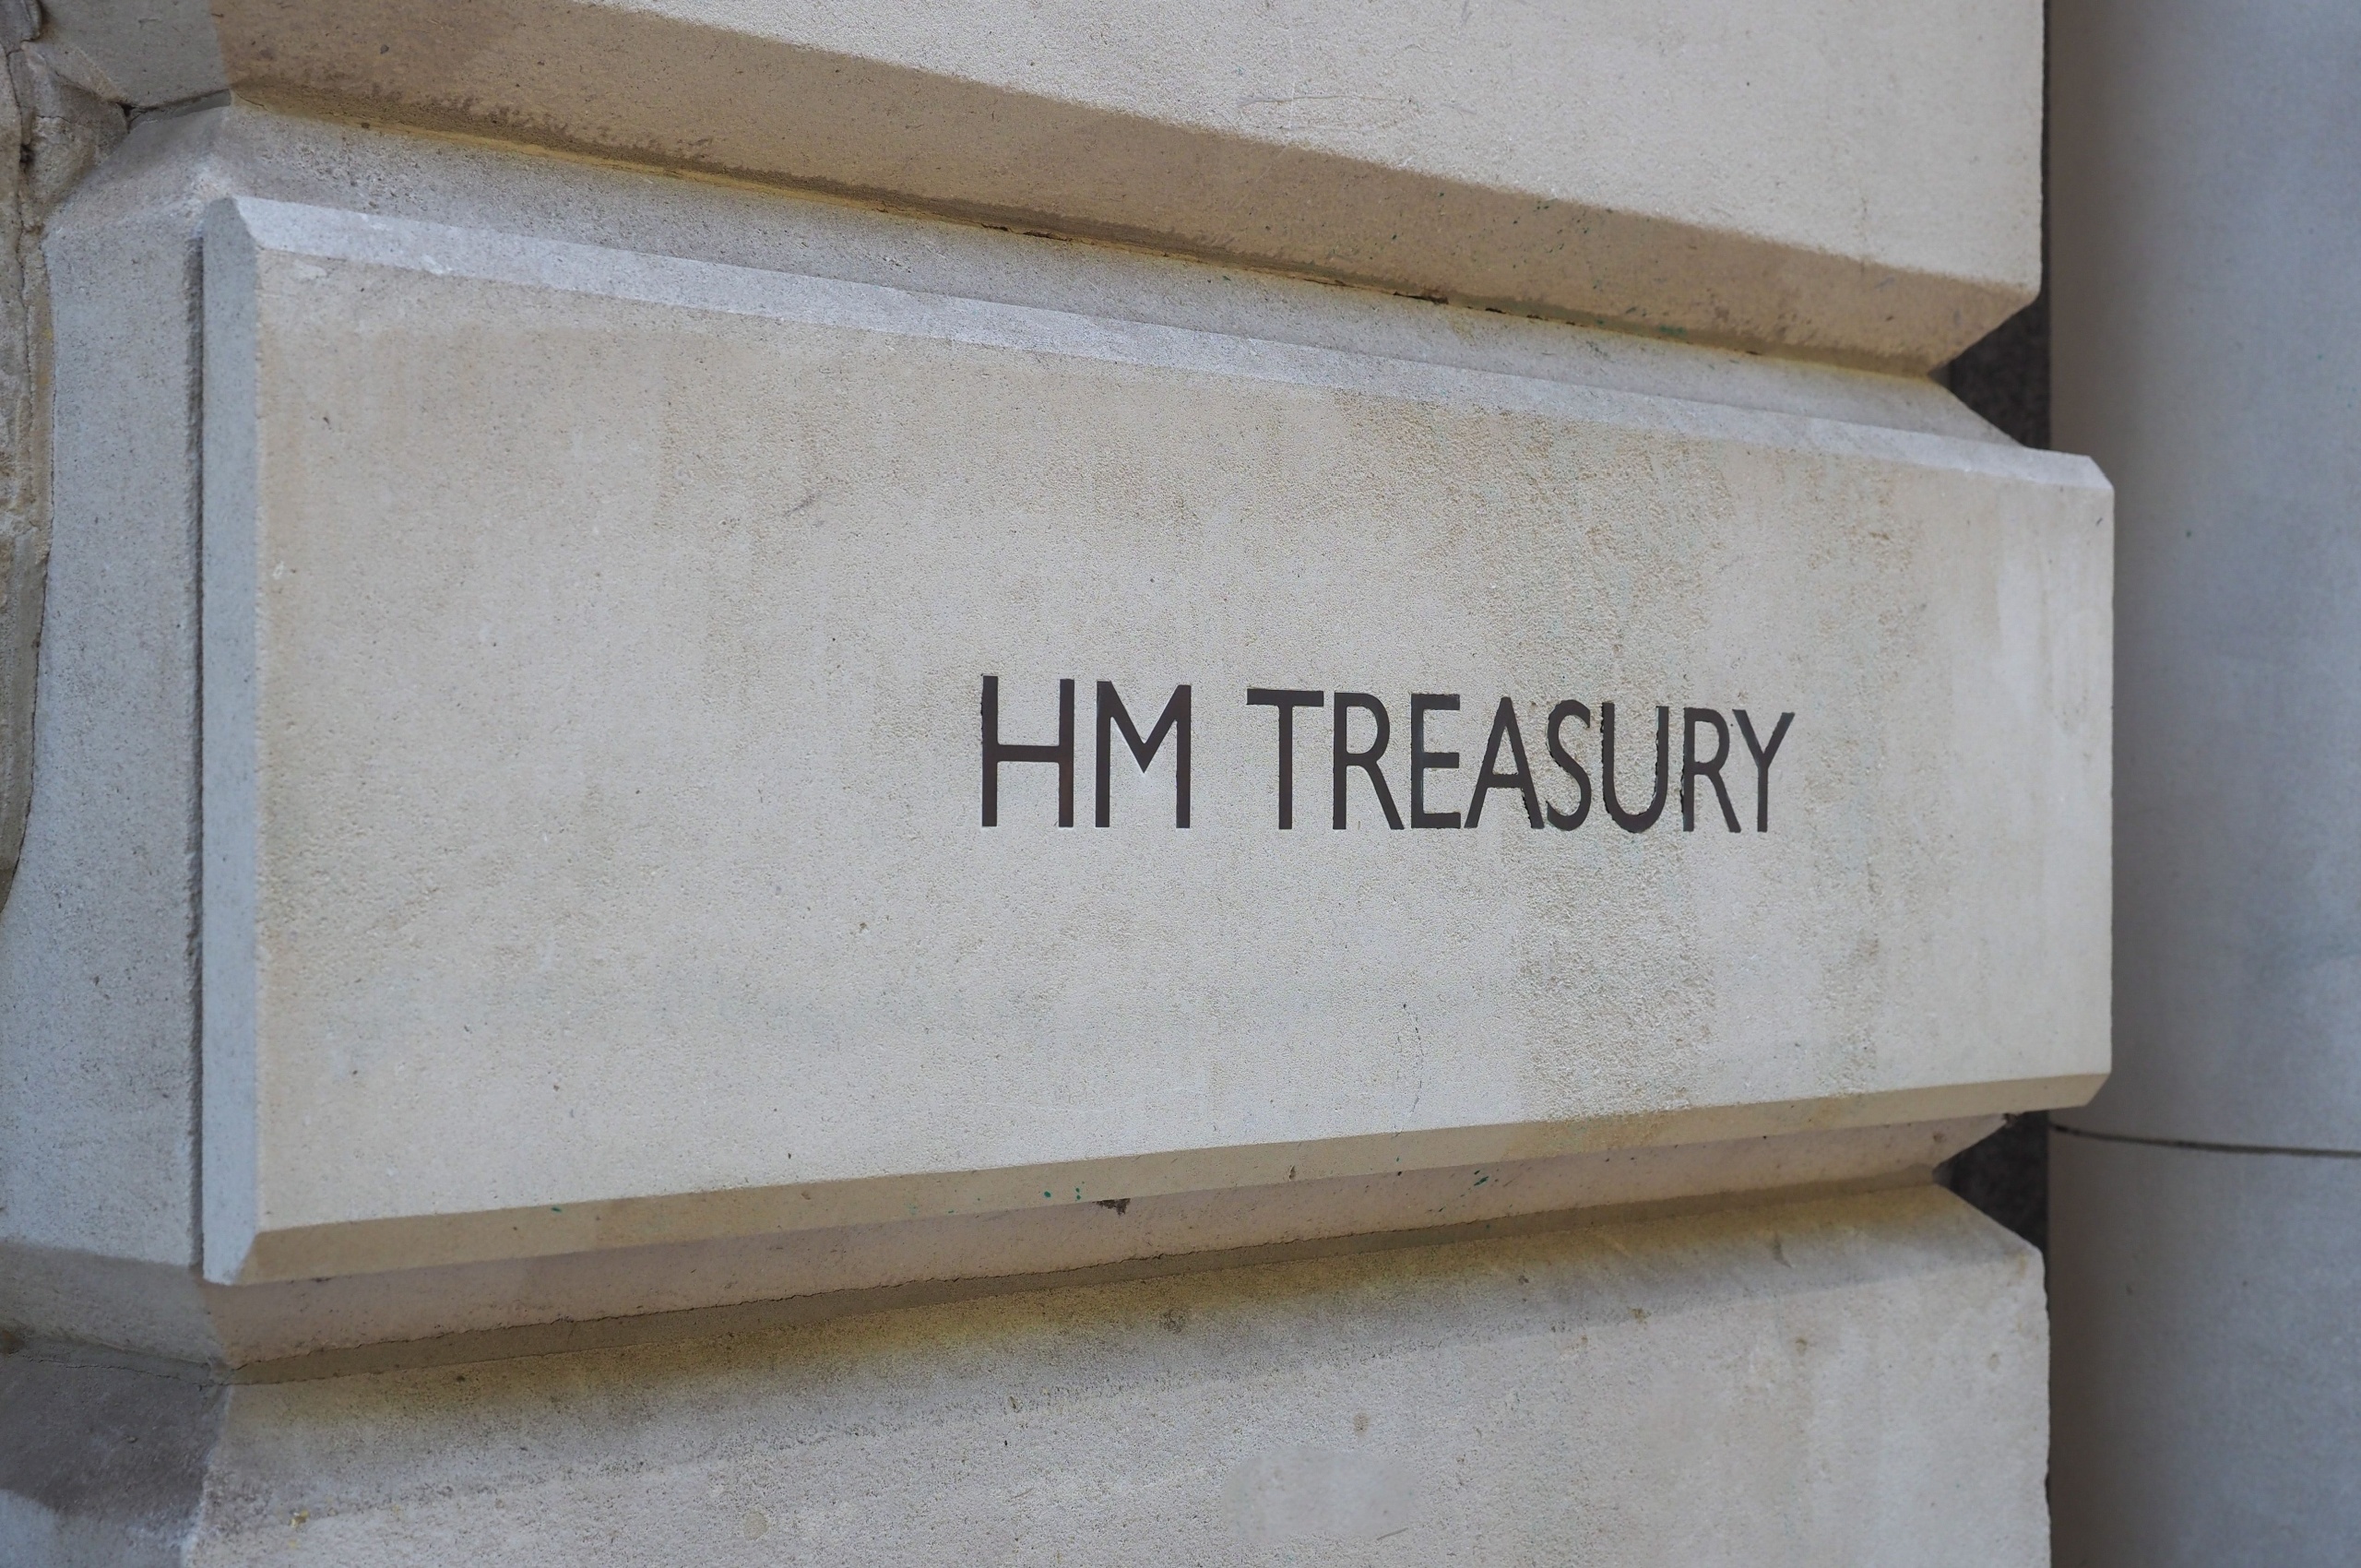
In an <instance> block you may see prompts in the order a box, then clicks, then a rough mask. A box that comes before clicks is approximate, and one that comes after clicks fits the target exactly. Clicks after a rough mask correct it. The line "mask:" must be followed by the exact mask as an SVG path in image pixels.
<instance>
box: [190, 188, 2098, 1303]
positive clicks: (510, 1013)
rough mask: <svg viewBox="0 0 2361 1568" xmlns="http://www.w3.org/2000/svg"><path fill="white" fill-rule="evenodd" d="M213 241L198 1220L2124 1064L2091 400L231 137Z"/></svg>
mask: <svg viewBox="0 0 2361 1568" xmlns="http://www.w3.org/2000/svg"><path fill="white" fill-rule="evenodd" d="M206 243H207V258H206V263H205V267H204V277H205V290H206V302H205V327H204V331H205V345H206V350H205V375H206V389H205V397H204V407H205V440H206V460H205V465H204V469H205V487H206V488H205V511H206V525H205V530H204V554H205V566H204V569H205V575H206V587H205V600H206V604H207V612H206V617H205V647H204V663H205V670H206V678H205V682H204V695H205V706H206V716H205V723H204V769H205V777H204V790H203V799H204V813H205V827H204V837H205V853H206V869H205V899H204V910H203V943H202V948H203V953H204V961H205V981H204V991H205V1000H204V1006H203V1018H204V1030H205V1073H204V1087H205V1102H206V1103H205V1123H204V1136H205V1146H206V1151H207V1154H206V1160H205V1172H204V1182H205V1194H204V1195H205V1203H206V1217H205V1230H206V1245H205V1252H206V1267H207V1272H208V1277H213V1278H216V1279H221V1280H231V1279H256V1278H272V1277H294V1276H309V1275H317V1274H325V1273H340V1272H347V1271H350V1270H355V1269H367V1268H373V1267H396V1266H408V1265H420V1264H426V1263H442V1262H463V1261H469V1260H472V1259H481V1258H490V1257H497V1256H511V1255H528V1254H531V1253H555V1252H565V1251H575V1250H580V1249H583V1248H587V1247H597V1246H602V1245H622V1244H629V1243H632V1242H645V1241H653V1240H682V1239H693V1238H694V1237H696V1236H700V1235H715V1234H727V1233H732V1232H743V1231H749V1230H775V1229H783V1228H784V1229H792V1228H796V1227H799V1226H807V1225H828V1224H846V1223H852V1222H860V1221H870V1220H878V1219H884V1218H901V1217H905V1216H919V1215H927V1214H957V1213H975V1212H988V1211H994V1210H1003V1209H1009V1208H1015V1207H1023V1206H1031V1205H1034V1204H1058V1203H1073V1202H1089V1201H1096V1200H1098V1199H1102V1198H1106V1199H1115V1198H1122V1197H1128V1196H1133V1195H1136V1194H1144V1193H1153V1192H1172V1191H1186V1190H1192V1189H1197V1188H1204V1187H1216V1186H1226V1185H1237V1184H1246V1183H1253V1182H1273V1181H1279V1180H1283V1179H1286V1178H1287V1177H1289V1176H1292V1175H1301V1176H1304V1177H1317V1176H1332V1175H1345V1174H1352V1173H1356V1172H1359V1171H1366V1170H1385V1169H1391V1168H1394V1167H1395V1166H1397V1165H1411V1166H1416V1165H1445V1164H1456V1163H1461V1162H1464V1161H1473V1160H1481V1159H1492V1158H1519V1157H1532V1156H1536V1155H1541V1154H1547V1153H1551V1152H1558V1151H1560V1150H1566V1149H1571V1148H1577V1147H1588V1146H1611V1145H1616V1144H1628V1143H1640V1142H1652V1141H1675V1140H1679V1139H1683V1138H1691V1139H1693V1138H1698V1137H1706V1136H1733V1135H1738V1134H1753V1133H1760V1132H1765V1131H1775V1130H1783V1129H1786V1128H1791V1127H1799V1126H1806V1125H1829V1124H1847V1123H1865V1122H1872V1121H1893V1120H1904V1119H1911V1118H1923V1117H1928V1116H1936V1115H1958V1114H1967V1113H1973V1112H1979V1111H1989V1110H1994V1109H1999V1108H2000V1106H2001V1105H2002V1104H2012V1103H2023V1102H2028V1101H2033V1102H2056V1101H2058V1100H2064V1099H2077V1098H2080V1097H2081V1096H2082V1094H2085V1093H2087V1091H2088V1088H2089V1087H2090V1086H2091V1084H2093V1083H2094V1081H2095V1075H2097V1074H2099V1073H2100V1072H2102V1071H2103V1070H2104V1066H2105V1034H2106V1030H2105V1025H2106V1002H2105V992H2104V986H2103V982H2102V980H2100V976H2101V975H2102V974H2103V973H2104V964H2105V934H2104V933H2105V930H2106V921H2105V914H2104V910H2105V899H2106V892H2105V889H2106V849H2105V845H2106V826H2105V824H2106V653H2105V649H2106V637H2107V635H2108V624H2107V615H2106V596H2107V560H2108V553H2107V552H2108V532H2107V498H2106V491H2105V488H2104V486H2103V485H2102V484H2100V483H2099V481H2097V480H2096V477H2095V475H2094V473H2093V471H2092V470H2091V469H2089V467H2088V465H2087V464H2084V463H2082V462H2081V461H2080V460H2079V459H2072V458H2063V457H2053V456H2050V455H2047V454H2033V453H2025V452H2021V451H2018V450H2015V449H2013V448H2009V447H2005V446H2001V445H1993V444H1989V443H1960V442H1950V441H1944V440H1941V439H1939V438H1925V437H1913V436H1909V435H1905V434H1898V433H1891V432H1868V431H1862V430H1857V429H1845V428H1840V427H1827V426H1819V425H1813V424H1809V423H1798V422H1794V421H1790V420H1783V419H1780V418H1777V417H1773V416H1765V415H1760V414H1752V413H1749V412H1745V411H1741V410H1703V409H1695V408H1688V407H1679V406H1672V405H1666V404H1662V403H1655V402H1651V401H1649V400H1646V399H1642V398H1629V397H1624V396H1619V395H1616V394H1610V393H1604V392H1598V391H1594V390H1590V389H1585V388H1579V387H1573V386H1566V385H1564V384H1559V383H1548V382H1538V381H1534V380H1530V379H1525V378H1518V377H1512V376H1505V375H1498V374H1481V373H1470V372H1464V371H1458V370H1455V369H1452V368H1448V367H1441V366H1431V365H1415V364H1404V363H1397V362H1386V361H1382V360H1378V359H1374V358H1371V357H1370V356H1365V355H1353V354H1348V353H1342V352H1336V351H1331V350H1314V349H1309V348H1304V347H1300V346H1297V345H1290V344H1285V343H1275V342H1265V341H1256V340H1252V339H1238V338H1229V337H1225V336H1219V335H1209V334H1204V333H1199V332H1192V331H1186V330H1178V329H1171V328H1164V327H1154V326H1149V325H1146V324H1142V323H1137V322H1124V321H1110V320H1104V319H1090V318H1085V317H1078V316H1074V315H1067V314H1063V313H1055V312H1047V311H1041V310H1037V309H1026V308H1017V307H1010V306H1004V305H1000V304H996V303H989V302H982V301H975V300H962V299H957V298H954V297H946V296H937V295H926V294H921V293H918V292H914V291H906V290H888V289H880V288H876V287H872V286H866V285H855V284H848V283H845V282H841V281H837V280H833V279H816V278H811V277H798V276H793V275H784V274H776V273H767V272H762V271H757V270H753V269H749V268H742V267H728V266H720V265H715V264H709V263H702V262H694V261H687V260H682V259H680V258H675V257H666V256H657V255H645V254H638V253H631V252H625V251H619V250H614V249H609V248H603V247H594V246H587V245H583V244H574V243H560V242H552V241H543V240H536V239H530V238H527V237H521V236H516V235H504V234H501V233H497V232H485V231H481V230H467V229H459V228H454V227H449V226H445V225H438V224H431V223H424V222H419V221H415V220H395V219H386V218H381V217H374V216H368V215H363V214H357V213H352V212H350V211H342V210H337V209H331V208H317V207H308V206H299V205H295V204H289V203H283V202H273V201H266V200H259V199H252V198H244V199H239V200H235V201H232V202H226V203H223V204H219V205H217V206H216V208H214V209H213V210H212V212H211V213H210V215H209V216H208V220H207V242H206ZM1271 692H1282V693H1284V692H1303V693H1309V694H1311V695H1310V696H1309V697H1308V698H1306V699H1302V700H1305V701H1307V702H1308V703H1309V706H1306V707H1299V708H1294V709H1287V708H1284V707H1275V706H1272V700H1273V699H1271V698H1270V696H1269V695H1268V694H1269V693H1271ZM1257 693H1263V694H1264V695H1262V696H1258V695H1256V694H1257ZM1285 700H1295V699H1285ZM1617 708H1619V712H1620V719H1621V724H1622V731H1621V734H1622V738H1623V745H1624V747H1625V750H1624V752H1623V763H1622V773H1621V776H1620V778H1619V779H1618V778H1616V777H1615V774H1614V769H1613V758H1612V755H1611V746H1612V742H1613V739H1614V734H1615V724H1616V719H1617V717H1618V715H1617V712H1616V709H1617ZM1119 709H1120V712H1119V711H1118V710H1119ZM1282 714H1284V715H1285V716H1286V717H1287V719H1290V720H1292V723H1293V727H1294V731H1295V733H1294V740H1293V747H1292V749H1293V754H1294V764H1293V766H1294V769H1295V772H1294V776H1293V783H1292V785H1290V784H1289V783H1287V778H1286V775H1285V773H1284V771H1283V767H1282V763H1281V759H1282V758H1283V757H1285V756H1286V755H1287V746H1285V745H1283V744H1282V742H1281V741H1280V739H1279V737H1280V736H1282V735H1283V734H1284V733H1285V731H1282V730H1281V729H1280V727H1279V723H1280V719H1281V716H1282ZM1788 714H1792V715H1794V716H1795V717H1794V719H1792V721H1791V722H1792V728H1790V729H1784V730H1783V728H1782V727H1783V725H1785V724H1786V723H1788V722H1789V721H1788V720H1786V719H1783V716H1784V715H1788ZM1585 716H1587V718H1586V717H1585ZM1159 720H1160V721H1161V722H1160V723H1159ZM1124 726H1128V727H1129V728H1124ZM1783 735H1784V739H1782V736H1783ZM1002 746H1005V747H1008V748H1015V749H1011V750H1008V751H1006V752H1004V753H1003V752H1000V751H998V750H996V749H995V748H998V747H1002ZM1387 747H1390V749H1385V748H1387ZM1061 748H1062V749H1061ZM1117 748H1121V749H1120V750H1118V749H1117ZM1151 754H1152V756H1153V759H1154V760H1153V762H1152V763H1150V762H1148V761H1147V760H1146V759H1148V758H1149V757H1150V756H1151ZM1406 754H1407V756H1406ZM1635 755H1636V758H1637V762H1636V766H1635V764H1634V760H1633V759H1634V757H1635ZM995 757H997V758H998V759H999V760H998V761H997V762H994V761H993V760H992V759H993V758H995ZM1184 758H1185V759H1186V760H1185V761H1183V760H1182V759H1184ZM1357 759H1358V760H1357ZM1520 759H1521V760H1520ZM1766 759H1767V760H1766ZM1652 763H1654V764H1655V765H1657V766H1652ZM1709 765H1712V766H1719V767H1720V768H1721V772H1720V773H1719V774H1718V775H1714V774H1713V773H1711V771H1710V769H1709ZM1144 768H1145V771H1143V769H1144ZM1701 769H1704V770H1707V771H1703V772H1701V771H1700V770H1701ZM1635 774H1636V775H1637V778H1636V780H1635V778H1634V775H1635ZM1483 779H1489V780H1492V785H1491V788H1490V790H1489V793H1488V792H1487V791H1486V790H1482V789H1477V788H1476V787H1475V786H1476V784H1477V783H1478V782H1480V781H1481V780H1483ZM1101 780H1104V782H1103V783H1102V782H1100V781H1101ZM1528 782H1529V783H1530V784H1531V785H1532V789H1531V790H1529V791H1528V789H1527V784H1528ZM1290 789H1291V790H1292V792H1293V801H1292V806H1291V805H1290V801H1289V790H1290ZM1586 797H1587V798H1588V799H1589V800H1590V802H1591V803H1590V805H1589V808H1588V810H1587V813H1586V814H1585V812H1584V801H1585V798H1586ZM1339 811H1341V812H1343V813H1344V814H1346V816H1347V817H1348V818H1349V819H1350V820H1351V822H1352V824H1353V830H1352V831H1347V832H1336V831H1334V830H1333V828H1332V827H1331V826H1329V824H1330V823H1331V821H1332V818H1333V817H1334V815H1335V813H1337V812H1339ZM1291 813H1292V814H1293V816H1294V818H1295V820H1294V824H1293V826H1292V827H1287V826H1281V822H1282V820H1283V819H1285V818H1287V817H1288V816H1289V815H1290V814H1291ZM1478 818H1480V821H1478V822H1476V823H1475V824H1474V826H1473V829H1472V830H1471V828H1470V826H1463V821H1464V819H1478ZM1578 821H1579V822H1580V823H1581V826H1579V827H1576V826H1575V824H1576V823H1577V822H1578ZM1102 823H1103V824H1105V825H1106V826H1099V824H1102ZM1395 823H1406V824H1407V825H1408V828H1409V830H1407V831H1394V830H1392V828H1393V825H1394V824H1395ZM1437 828H1442V829H1447V831H1441V832H1435V831H1427V830H1429V829H1437ZM1567 828H1573V831H1571V832H1569V831H1560V830H1561V829H1567Z"/></svg>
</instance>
